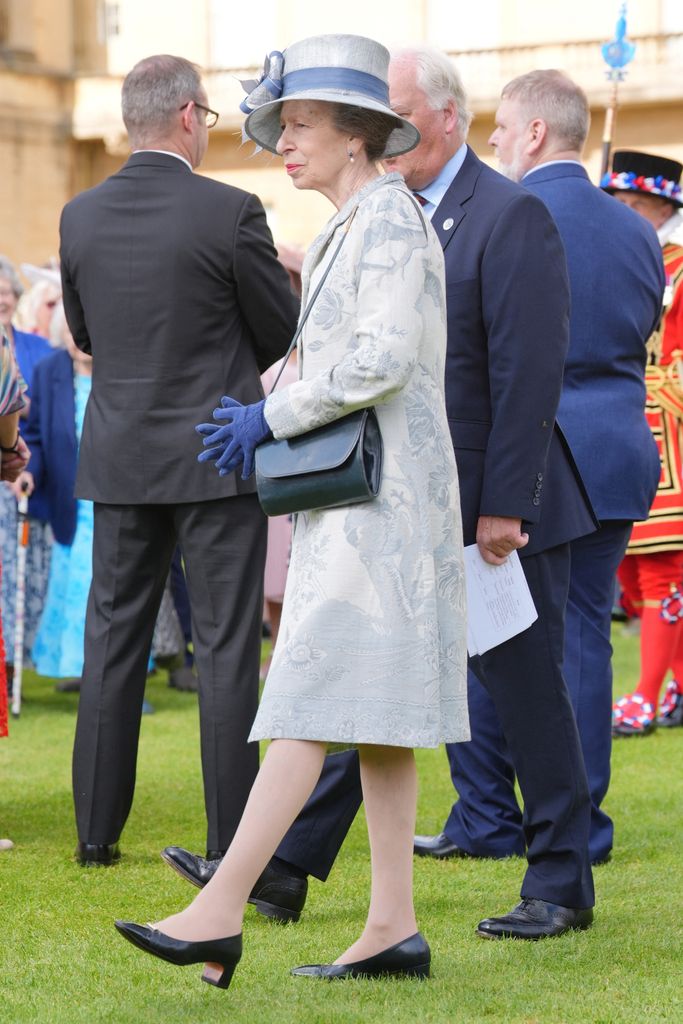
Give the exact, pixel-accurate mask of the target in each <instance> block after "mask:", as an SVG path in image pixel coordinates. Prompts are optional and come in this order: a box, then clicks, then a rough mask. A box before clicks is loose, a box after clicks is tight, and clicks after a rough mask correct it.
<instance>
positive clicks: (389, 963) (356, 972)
mask: <svg viewBox="0 0 683 1024" xmlns="http://www.w3.org/2000/svg"><path fill="white" fill-rule="evenodd" d="M430 964H431V952H430V949H429V946H428V944H427V940H426V939H425V937H424V935H423V934H422V933H421V932H416V933H415V934H414V935H410V936H409V937H408V938H407V939H403V941H402V942H397V943H396V945H395V946H389V948H388V949H383V950H382V952H381V953H376V954H375V956H370V957H368V958H367V960H357V961H356V962H355V963H352V964H309V965H308V966H306V967H293V968H292V970H291V971H290V974H296V975H300V976H303V975H305V976H307V977H309V978H329V979H332V978H386V977H388V976H391V977H395V978H398V977H401V978H428V977H429V967H430Z"/></svg>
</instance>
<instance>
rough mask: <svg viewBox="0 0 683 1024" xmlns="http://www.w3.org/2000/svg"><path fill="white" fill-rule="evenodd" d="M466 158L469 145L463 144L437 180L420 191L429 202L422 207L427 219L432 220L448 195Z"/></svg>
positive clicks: (445, 165)
mask: <svg viewBox="0 0 683 1024" xmlns="http://www.w3.org/2000/svg"><path fill="white" fill-rule="evenodd" d="M466 156H467V143H466V142H463V144H462V146H461V147H460V149H458V150H457V151H456V152H455V153H454V154H453V156H452V157H451V158H450V160H449V161H448V163H447V164H444V166H443V167H442V168H441V172H440V173H439V174H438V175H437V177H436V178H434V181H432V182H430V183H429V185H425V187H424V188H421V189H418V191H419V193H420V195H421V196H422V198H423V199H426V200H427V202H426V203H425V204H424V206H423V207H422V209H423V210H424V214H425V217H429V219H430V220H431V219H432V216H433V214H434V211H435V210H436V208H437V206H438V205H439V203H440V202H441V200H442V199H443V197H444V196H445V195H446V192H447V191H448V189H449V188H450V186H451V183H452V181H453V179H454V178H455V176H456V174H457V173H458V171H459V170H460V168H461V167H462V165H463V164H464V162H465V157H466Z"/></svg>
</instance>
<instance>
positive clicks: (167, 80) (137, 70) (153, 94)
mask: <svg viewBox="0 0 683 1024" xmlns="http://www.w3.org/2000/svg"><path fill="white" fill-rule="evenodd" d="M201 85H202V80H201V75H200V73H199V68H198V66H197V65H196V64H192V63H191V61H189V60H185V58H184V57H172V56H170V55H169V54H167V53H161V54H157V55H156V56H154V57H145V58H144V60H141V61H139V62H138V63H137V64H136V65H135V67H134V68H133V69H132V70H131V71H129V72H128V74H127V75H126V77H125V79H124V80H123V87H122V89H121V113H122V114H123V123H124V124H125V126H126V131H127V132H128V135H129V136H130V139H131V142H132V143H133V145H134V146H140V145H144V144H145V143H146V142H149V141H153V140H154V139H158V138H162V137H163V136H164V134H165V133H166V132H167V131H168V130H169V129H170V127H171V125H172V123H173V119H174V117H175V116H176V114H177V113H178V111H179V110H180V108H181V107H182V105H183V104H184V103H189V101H190V100H194V101H195V102H199V100H200V90H201Z"/></svg>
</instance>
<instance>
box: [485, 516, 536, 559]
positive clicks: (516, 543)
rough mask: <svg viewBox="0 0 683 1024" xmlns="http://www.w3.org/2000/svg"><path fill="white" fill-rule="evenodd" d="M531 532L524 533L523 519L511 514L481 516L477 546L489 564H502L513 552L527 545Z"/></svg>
mask: <svg viewBox="0 0 683 1024" xmlns="http://www.w3.org/2000/svg"><path fill="white" fill-rule="evenodd" d="M528 543H529V534H528V533H522V520H521V519H513V518H511V517H509V516H479V521H478V523H477V547H478V548H479V553H480V554H481V557H482V558H483V559H484V561H485V562H488V563H489V565H502V564H503V562H504V561H505V559H506V558H507V556H508V555H509V554H511V552H513V551H516V550H517V549H518V548H523V547H526V545H527V544H528Z"/></svg>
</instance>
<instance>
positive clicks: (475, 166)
mask: <svg viewBox="0 0 683 1024" xmlns="http://www.w3.org/2000/svg"><path fill="white" fill-rule="evenodd" d="M480 171H481V161H480V160H479V158H478V157H476V156H475V155H474V153H473V152H472V150H471V149H470V148H469V146H468V147H467V156H466V157H465V162H464V163H463V165H462V167H461V168H460V170H459V171H458V173H457V174H456V176H455V178H454V179H453V181H452V182H451V184H450V186H449V188H448V191H447V192H446V194H445V196H444V197H443V199H442V200H441V202H440V203H439V205H438V206H437V208H436V210H435V211H434V215H433V216H432V227H433V228H434V230H435V231H436V234H437V236H438V239H439V241H440V242H441V248H442V249H445V248H446V246H447V245H448V243H449V242H450V240H451V238H452V237H453V235H454V234H455V232H456V230H457V228H458V225H459V224H460V222H461V221H462V219H463V218H464V217H465V215H466V213H467V210H466V209H465V204H466V203H467V201H468V199H471V198H472V194H473V192H474V189H475V186H476V183H477V178H478V177H479V174H480Z"/></svg>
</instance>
